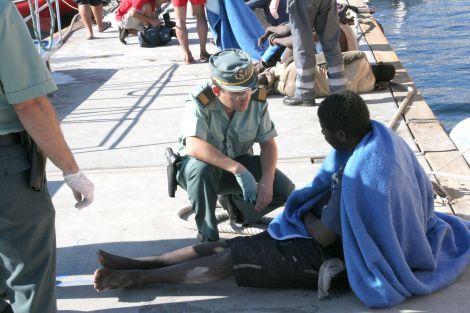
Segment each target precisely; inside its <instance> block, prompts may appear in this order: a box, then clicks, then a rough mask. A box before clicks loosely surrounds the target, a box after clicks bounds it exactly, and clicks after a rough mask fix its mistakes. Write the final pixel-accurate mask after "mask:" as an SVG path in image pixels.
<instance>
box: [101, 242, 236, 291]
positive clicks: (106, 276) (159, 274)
mask: <svg viewBox="0 0 470 313" xmlns="http://www.w3.org/2000/svg"><path fill="white" fill-rule="evenodd" d="M232 274H233V265H232V259H231V256H230V249H227V250H225V251H222V252H220V253H217V254H214V255H210V256H206V257H202V258H197V259H194V260H190V261H187V262H183V263H179V264H175V265H170V266H166V267H162V268H159V269H154V270H131V271H128V270H123V271H118V270H110V269H98V270H96V271H95V281H94V287H95V289H96V290H97V291H103V290H107V289H117V288H132V287H143V286H146V285H152V284H201V283H210V282H213V281H217V280H221V279H224V278H227V277H229V276H231V275H232Z"/></svg>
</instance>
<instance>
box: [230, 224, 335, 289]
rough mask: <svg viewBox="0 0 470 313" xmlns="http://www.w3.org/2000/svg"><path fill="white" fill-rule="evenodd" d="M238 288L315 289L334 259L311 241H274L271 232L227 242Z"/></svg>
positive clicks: (293, 239)
mask: <svg viewBox="0 0 470 313" xmlns="http://www.w3.org/2000/svg"><path fill="white" fill-rule="evenodd" d="M226 247H229V248H230V251H231V257H232V261H233V270H234V271H233V272H234V276H235V280H236V282H237V284H238V286H241V287H260V288H307V289H316V288H317V284H318V271H319V269H320V266H321V264H322V263H323V261H324V260H326V259H328V258H332V257H338V255H332V253H331V251H330V250H327V249H325V248H323V247H322V246H321V245H320V244H318V243H317V242H316V241H315V240H313V239H311V238H292V239H287V240H275V239H273V238H272V237H271V236H270V235H269V233H268V232H266V231H265V232H262V233H260V234H258V235H254V236H246V237H236V238H233V239H230V240H227V242H226Z"/></svg>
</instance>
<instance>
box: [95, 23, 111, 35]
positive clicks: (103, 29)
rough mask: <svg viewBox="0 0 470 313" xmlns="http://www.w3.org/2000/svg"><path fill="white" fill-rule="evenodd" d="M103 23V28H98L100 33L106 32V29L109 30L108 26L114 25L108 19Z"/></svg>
mask: <svg viewBox="0 0 470 313" xmlns="http://www.w3.org/2000/svg"><path fill="white" fill-rule="evenodd" d="M101 25H102V26H103V28H102V29H99V30H98V31H99V32H100V33H102V32H104V31H105V30H107V29H108V28H110V27H111V26H112V24H111V22H108V21H103V23H102V24H101Z"/></svg>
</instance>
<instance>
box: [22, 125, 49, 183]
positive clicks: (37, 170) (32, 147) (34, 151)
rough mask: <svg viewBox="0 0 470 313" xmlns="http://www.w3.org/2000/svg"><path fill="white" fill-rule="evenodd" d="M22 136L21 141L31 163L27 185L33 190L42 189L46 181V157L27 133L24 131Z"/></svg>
mask: <svg viewBox="0 0 470 313" xmlns="http://www.w3.org/2000/svg"><path fill="white" fill-rule="evenodd" d="M24 137H25V138H24V139H23V141H24V144H25V145H26V147H27V148H28V151H29V155H30V163H31V170H30V172H29V186H30V187H31V189H33V190H34V191H42V189H43V188H44V184H45V183H46V162H47V157H46V156H45V154H44V153H43V152H42V151H41V149H39V147H38V145H37V144H36V143H35V142H34V141H33V139H32V138H31V137H30V136H29V135H28V134H27V133H24Z"/></svg>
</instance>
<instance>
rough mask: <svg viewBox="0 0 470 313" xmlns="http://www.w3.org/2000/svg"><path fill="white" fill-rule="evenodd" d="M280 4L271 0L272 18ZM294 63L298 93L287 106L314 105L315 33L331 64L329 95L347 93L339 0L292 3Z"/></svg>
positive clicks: (295, 1) (290, 9)
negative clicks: (330, 93) (338, 8)
mask: <svg viewBox="0 0 470 313" xmlns="http://www.w3.org/2000/svg"><path fill="white" fill-rule="evenodd" d="M279 1H281V0H272V1H271V4H270V9H271V14H272V15H273V16H274V15H276V14H277V10H278V6H279ZM288 12H289V14H290V26H291V31H292V39H293V47H294V51H293V52H294V62H295V67H296V69H297V80H296V90H295V95H294V96H293V97H290V96H286V97H285V98H284V100H283V103H284V104H286V105H304V106H313V105H315V84H314V73H315V65H316V62H315V49H313V48H312V47H314V40H313V37H312V35H311V33H312V30H313V29H315V32H316V33H317V35H318V37H319V39H320V43H321V45H322V49H323V53H324V54H325V58H326V61H327V63H328V82H329V85H330V92H332V93H334V92H338V91H342V90H345V89H346V79H345V77H344V64H343V58H342V57H341V47H340V43H339V38H340V29H339V21H338V11H337V7H336V0H311V1H304V0H292V1H289V5H288Z"/></svg>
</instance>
